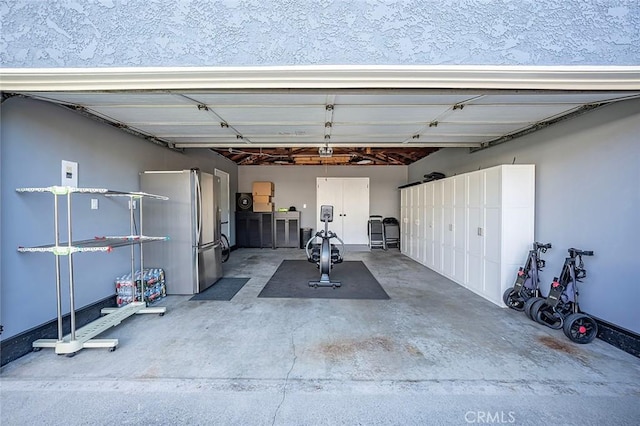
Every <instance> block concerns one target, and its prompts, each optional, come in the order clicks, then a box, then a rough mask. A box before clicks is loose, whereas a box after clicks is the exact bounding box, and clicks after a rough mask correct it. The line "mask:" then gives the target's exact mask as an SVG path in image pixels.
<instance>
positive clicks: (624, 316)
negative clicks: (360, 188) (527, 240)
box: [409, 99, 640, 333]
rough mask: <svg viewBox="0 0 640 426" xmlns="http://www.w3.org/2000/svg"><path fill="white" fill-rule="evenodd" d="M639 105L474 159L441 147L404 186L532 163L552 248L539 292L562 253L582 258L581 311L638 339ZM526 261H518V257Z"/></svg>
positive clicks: (605, 111) (540, 222)
mask: <svg viewBox="0 0 640 426" xmlns="http://www.w3.org/2000/svg"><path fill="white" fill-rule="evenodd" d="M639 134H640V100H637V99H636V100H632V101H626V102H623V103H620V104H614V105H610V106H606V107H603V108H601V109H599V110H595V111H591V112H590V113H587V114H585V115H583V116H581V117H577V118H574V119H572V120H568V121H565V122H562V123H559V124H556V125H554V126H551V127H549V128H547V129H545V130H541V131H539V132H537V133H534V134H531V135H528V136H526V137H522V138H520V139H517V140H513V141H511V142H508V143H506V144H502V145H498V146H496V147H493V148H489V149H486V150H483V151H479V152H476V153H469V150H467V149H445V150H441V151H438V152H436V153H435V154H432V155H430V156H428V157H426V158H424V159H423V160H421V161H419V162H416V163H414V164H412V165H411V166H409V181H412V182H413V181H417V180H419V179H420V178H421V177H422V175H424V174H425V173H428V172H431V171H441V172H444V173H446V174H447V176H450V175H453V174H457V173H463V172H467V171H471V170H477V169H479V168H486V167H490V166H493V165H497V164H511V163H512V162H513V161H514V157H515V161H516V163H521V164H525V163H529V164H535V165H536V230H535V238H536V240H537V241H540V242H551V243H552V244H553V249H552V250H550V251H548V252H547V254H546V257H545V258H546V260H547V267H546V268H545V270H544V271H543V274H542V280H543V290H544V292H545V293H544V294H546V291H547V289H548V287H549V283H550V282H551V279H552V278H553V277H554V275H558V274H559V272H560V270H561V268H562V263H563V261H564V257H565V255H566V254H567V251H566V250H567V249H568V248H570V247H576V248H581V249H585V250H594V251H595V256H593V257H587V258H585V259H584V260H585V267H586V269H587V271H588V277H587V278H586V279H585V280H584V283H583V285H582V287H581V289H582V290H581V293H580V300H581V304H582V308H583V310H584V311H586V312H588V313H590V314H592V315H594V316H596V317H599V318H601V319H603V320H605V321H608V322H611V323H613V324H616V325H618V326H621V327H623V328H627V329H629V330H631V331H634V332H636V333H640V308H639V307H640V281H639V278H638V271H635V269H634V268H635V267H637V265H638V264H640V261H639V259H640V244H639V242H640V220H639V218H640V214H639V213H638V212H640V143H639V140H638V135H639ZM523 261H524V259H523Z"/></svg>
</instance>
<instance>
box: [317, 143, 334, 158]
mask: <svg viewBox="0 0 640 426" xmlns="http://www.w3.org/2000/svg"><path fill="white" fill-rule="evenodd" d="M318 154H319V155H320V157H323V158H327V157H331V156H332V155H333V148H331V147H330V146H329V145H325V146H321V147H320V148H318Z"/></svg>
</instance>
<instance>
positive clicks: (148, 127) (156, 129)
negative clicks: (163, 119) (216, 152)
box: [137, 124, 236, 137]
mask: <svg viewBox="0 0 640 426" xmlns="http://www.w3.org/2000/svg"><path fill="white" fill-rule="evenodd" d="M137 128H138V129H140V130H143V131H144V132H145V133H149V134H153V135H156V136H159V137H175V136H182V137H190V136H208V135H211V136H224V137H235V135H236V133H234V132H233V130H231V129H229V128H228V127H221V126H220V125H219V124H216V125H192V124H177V125H176V124H143V125H137Z"/></svg>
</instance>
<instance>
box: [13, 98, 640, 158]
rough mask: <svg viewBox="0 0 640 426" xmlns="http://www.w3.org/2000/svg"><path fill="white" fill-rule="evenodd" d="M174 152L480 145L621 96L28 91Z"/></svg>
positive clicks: (617, 99) (614, 100)
mask: <svg viewBox="0 0 640 426" xmlns="http://www.w3.org/2000/svg"><path fill="white" fill-rule="evenodd" d="M18 93H20V94H22V95H26V96H30V97H34V98H38V99H42V100H47V101H52V102H56V103H61V104H65V105H72V106H77V107H81V108H82V109H83V110H84V111H85V112H87V113H90V114H93V115H95V116H98V117H100V118H102V119H104V120H106V121H109V122H113V123H116V124H118V125H120V126H126V127H127V128H129V129H130V130H133V131H135V132H139V133H141V134H143V135H148V136H152V137H154V138H156V139H158V140H159V141H163V142H166V143H167V144H169V146H175V147H176V148H190V147H210V148H221V149H224V148H231V147H236V148H238V147H245V148H263V147H320V146H324V145H329V146H332V147H397V148H403V147H404V148H410V147H471V148H474V147H482V146H485V145H486V144H488V143H490V142H491V141H495V140H497V139H500V138H502V137H505V136H509V135H513V134H516V133H518V132H521V131H523V130H526V129H529V128H532V127H534V126H537V125H539V124H540V123H544V122H547V121H549V120H555V119H557V118H559V117H561V116H564V115H567V114H571V113H574V112H577V111H580V110H581V109H584V108H585V106H587V107H588V106H591V105H599V104H602V103H608V102H616V101H619V100H624V99H628V98H630V97H637V96H639V95H640V92H628V91H591V92H585V91H581V92H570V91H545V90H494V89H488V90H469V89H465V90H440V89H417V90H416V89H393V90H383V89H355V90H354V89H296V90H289V89H272V90H265V89H253V90H234V89H229V90H192V89H190V90H162V91H85V92H64V91H51V92H40V91H27V92H18Z"/></svg>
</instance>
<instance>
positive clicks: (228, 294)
mask: <svg viewBox="0 0 640 426" xmlns="http://www.w3.org/2000/svg"><path fill="white" fill-rule="evenodd" d="M247 281H249V278H228V277H222V278H220V279H219V280H218V281H216V283H215V284H214V285H212V286H211V287H209V288H208V289H206V290H205V291H203V292H202V293H198V294H196V295H195V296H193V297H192V298H191V299H189V300H231V299H233V296H235V295H236V293H237V292H238V291H240V289H241V288H242V287H243V286H244V285H245V284H246V283H247Z"/></svg>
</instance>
